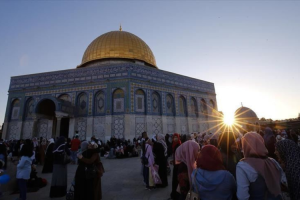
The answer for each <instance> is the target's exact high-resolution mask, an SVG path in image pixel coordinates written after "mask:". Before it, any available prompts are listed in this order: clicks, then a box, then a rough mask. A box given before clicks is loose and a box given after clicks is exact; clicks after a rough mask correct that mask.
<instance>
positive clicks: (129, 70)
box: [10, 63, 215, 93]
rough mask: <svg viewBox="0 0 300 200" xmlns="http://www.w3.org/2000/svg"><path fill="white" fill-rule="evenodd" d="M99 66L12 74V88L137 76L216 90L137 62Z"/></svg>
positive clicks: (180, 85)
mask: <svg viewBox="0 0 300 200" xmlns="http://www.w3.org/2000/svg"><path fill="white" fill-rule="evenodd" d="M97 66H99V65H97V63H96V64H95V67H87V68H81V69H71V70H63V71H56V72H47V73H41V74H33V75H24V76H17V77H12V78H11V83H10V90H15V89H22V88H36V87H49V86H52V85H67V84H73V83H81V82H82V83H86V82H93V81H103V80H105V79H107V78H110V79H114V78H118V79H119V78H136V79H143V80H149V81H153V82H156V83H158V84H164V85H171V86H177V87H187V88H190V89H194V90H198V91H202V92H209V93H215V89H214V84H213V83H210V82H206V81H202V80H198V79H194V78H190V77H186V76H181V75H178V74H174V73H171V72H166V71H163V70H158V69H152V68H150V67H146V66H141V65H138V64H128V63H127V64H115V65H111V64H110V65H107V66H103V65H101V66H99V67H97Z"/></svg>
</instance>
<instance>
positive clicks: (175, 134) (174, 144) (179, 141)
mask: <svg viewBox="0 0 300 200" xmlns="http://www.w3.org/2000/svg"><path fill="white" fill-rule="evenodd" d="M175 137H177V138H178V140H177V141H176V142H175V141H174V138H175ZM177 145H181V140H180V136H179V134H178V133H174V134H173V137H172V150H173V153H175V148H176V146H177Z"/></svg>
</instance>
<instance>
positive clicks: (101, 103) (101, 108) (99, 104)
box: [94, 90, 105, 115]
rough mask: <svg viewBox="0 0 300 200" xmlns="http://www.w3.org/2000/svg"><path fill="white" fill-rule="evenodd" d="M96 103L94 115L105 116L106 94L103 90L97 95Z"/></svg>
mask: <svg viewBox="0 0 300 200" xmlns="http://www.w3.org/2000/svg"><path fill="white" fill-rule="evenodd" d="M94 102H95V103H94V105H95V106H94V113H95V114H96V115H101V114H105V93H104V92H103V91H102V90H100V91H98V92H97V93H96V95H95V99H94Z"/></svg>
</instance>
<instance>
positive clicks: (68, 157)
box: [63, 152, 71, 165]
mask: <svg viewBox="0 0 300 200" xmlns="http://www.w3.org/2000/svg"><path fill="white" fill-rule="evenodd" d="M70 162H71V158H70V156H68V154H67V153H66V152H64V161H63V164H64V165H66V164H69V163H70Z"/></svg>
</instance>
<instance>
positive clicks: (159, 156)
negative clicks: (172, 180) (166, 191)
mask: <svg viewBox="0 0 300 200" xmlns="http://www.w3.org/2000/svg"><path fill="white" fill-rule="evenodd" d="M164 152H165V149H164V146H163V145H162V144H161V143H159V142H155V143H154V144H153V153H154V156H155V164H157V165H158V166H159V168H158V175H159V177H160V179H161V181H162V184H161V185H157V186H158V187H166V186H168V172H167V162H168V161H167V158H166V157H165V154H164Z"/></svg>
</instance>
